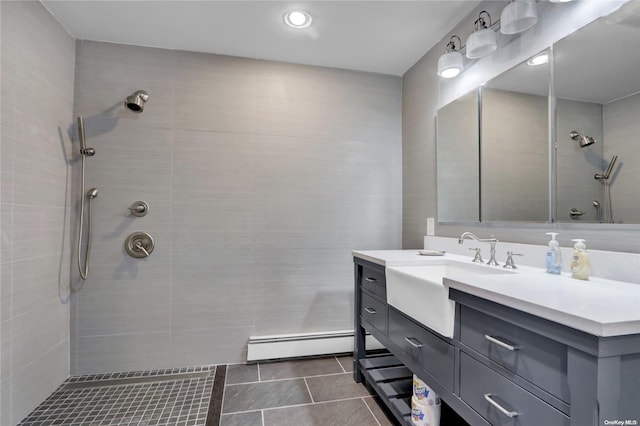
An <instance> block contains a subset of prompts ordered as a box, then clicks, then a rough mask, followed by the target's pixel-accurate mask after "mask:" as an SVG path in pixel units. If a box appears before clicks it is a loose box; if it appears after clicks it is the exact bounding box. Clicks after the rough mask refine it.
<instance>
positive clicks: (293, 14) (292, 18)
mask: <svg viewBox="0 0 640 426" xmlns="http://www.w3.org/2000/svg"><path fill="white" fill-rule="evenodd" d="M284 22H285V24H287V25H288V26H290V27H291V28H307V27H308V26H309V25H311V15H309V14H308V13H307V12H304V11H302V10H292V11H290V12H287V13H285V14H284Z"/></svg>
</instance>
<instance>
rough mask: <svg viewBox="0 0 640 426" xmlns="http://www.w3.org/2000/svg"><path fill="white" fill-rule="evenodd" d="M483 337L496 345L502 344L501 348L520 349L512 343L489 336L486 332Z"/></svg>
mask: <svg viewBox="0 0 640 426" xmlns="http://www.w3.org/2000/svg"><path fill="white" fill-rule="evenodd" d="M484 338H485V339H487V340H488V341H490V342H491V343H495V344H496V345H498V346H502V347H503V348H505V349H508V350H510V351H517V350H518V349H520V348H519V347H517V346H513V345H510V344H508V343H505V342H503V341H502V340H498V339H496V338H495V337H493V336H489V335H488V334H485V335H484Z"/></svg>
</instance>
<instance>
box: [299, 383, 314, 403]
mask: <svg viewBox="0 0 640 426" xmlns="http://www.w3.org/2000/svg"><path fill="white" fill-rule="evenodd" d="M302 380H304V385H305V386H306V387H307V392H309V397H310V398H311V403H312V404H315V401H314V400H313V395H312V394H311V389H309V383H307V379H302Z"/></svg>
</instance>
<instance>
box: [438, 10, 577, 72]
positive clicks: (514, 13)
mask: <svg viewBox="0 0 640 426" xmlns="http://www.w3.org/2000/svg"><path fill="white" fill-rule="evenodd" d="M536 1H537V0H510V1H509V4H507V5H506V6H505V8H504V9H503V10H502V13H501V14H500V20H498V21H497V22H495V23H493V24H492V23H491V15H489V13H488V12H487V11H486V10H483V11H481V12H480V13H479V14H478V19H476V21H475V22H474V27H473V32H472V33H471V35H470V36H469V38H468V39H467V44H466V45H465V46H462V41H461V40H460V37H458V36H457V35H453V36H451V39H450V40H449V43H447V46H446V50H445V53H444V54H442V55H441V56H440V58H439V59H438V75H439V76H440V77H442V78H453V77H456V76H458V75H459V74H460V73H461V72H462V70H463V69H464V61H463V57H462V54H461V53H460V52H461V51H462V50H464V49H466V56H467V58H469V59H478V58H482V57H483V56H487V55H489V54H491V53H493V52H495V51H496V50H497V48H498V43H497V40H496V33H495V29H494V28H492V27H496V28H498V27H499V29H500V32H501V33H502V34H507V35H512V34H518V33H521V32H523V31H526V30H528V29H529V28H531V27H533V26H534V25H535V24H536V23H537V22H538V6H537V4H536ZM549 1H550V2H551V3H567V2H570V1H572V0H549ZM483 15H484V16H483ZM487 17H488V20H489V24H488V25H487V21H486V19H485V18H487ZM454 38H457V39H458V44H459V46H458V47H457V48H456V45H455V43H454Z"/></svg>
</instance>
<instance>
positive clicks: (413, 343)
mask: <svg viewBox="0 0 640 426" xmlns="http://www.w3.org/2000/svg"><path fill="white" fill-rule="evenodd" d="M404 341H405V342H407V343H408V344H410V345H411V346H413V347H414V348H417V349H420V348H421V347H422V343H420V341H419V340H418V339H416V338H415V337H405V338H404Z"/></svg>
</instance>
